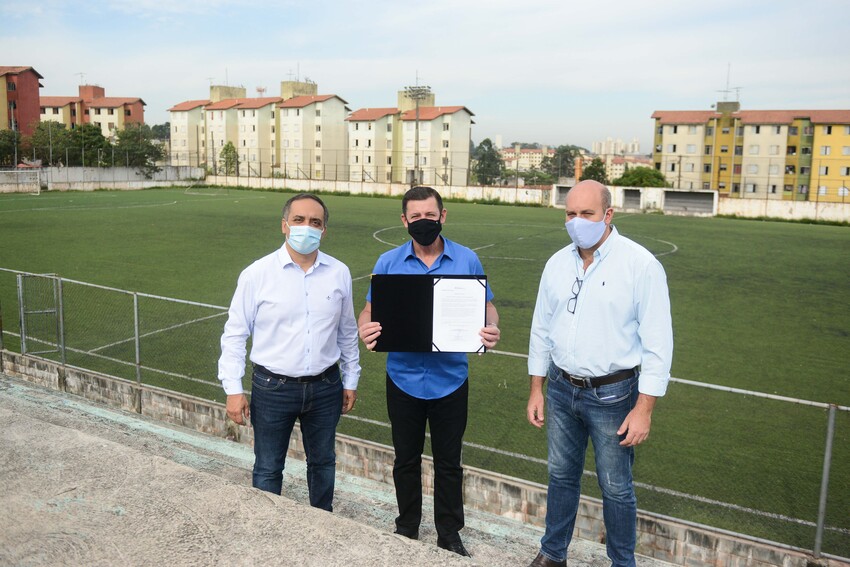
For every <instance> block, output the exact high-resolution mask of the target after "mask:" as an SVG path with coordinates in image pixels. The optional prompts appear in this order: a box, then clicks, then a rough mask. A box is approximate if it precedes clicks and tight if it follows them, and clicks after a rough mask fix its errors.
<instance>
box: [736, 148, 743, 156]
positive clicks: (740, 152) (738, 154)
mask: <svg viewBox="0 0 850 567" xmlns="http://www.w3.org/2000/svg"><path fill="white" fill-rule="evenodd" d="M735 155H736V156H742V155H744V146H735Z"/></svg>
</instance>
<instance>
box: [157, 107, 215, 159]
mask: <svg viewBox="0 0 850 567" xmlns="http://www.w3.org/2000/svg"><path fill="white" fill-rule="evenodd" d="M210 102H211V101H210V100H208V99H204V100H187V101H185V102H181V103H180V104H176V105H174V106H172V107H171V108H169V109H168V113H169V116H170V122H171V135H170V138H171V165H188V166H192V167H198V166H199V165H201V163H202V162H203V161H204V154H205V153H206V122H205V114H204V110H205V108H206V107H207V105H209V104H210Z"/></svg>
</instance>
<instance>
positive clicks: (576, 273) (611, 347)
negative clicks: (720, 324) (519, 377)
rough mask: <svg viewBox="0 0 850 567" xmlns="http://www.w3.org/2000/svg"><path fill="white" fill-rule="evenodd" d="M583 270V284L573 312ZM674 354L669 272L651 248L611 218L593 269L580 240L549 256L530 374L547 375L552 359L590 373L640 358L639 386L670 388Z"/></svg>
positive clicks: (658, 391) (658, 392)
mask: <svg viewBox="0 0 850 567" xmlns="http://www.w3.org/2000/svg"><path fill="white" fill-rule="evenodd" d="M576 277H578V278H579V279H580V280H581V281H582V284H581V289H580V290H579V293H578V296H577V297H576V300H575V301H574V302H573V303H574V304H575V305H574V311H575V313H570V311H569V309H568V304H569V307H572V306H573V303H570V300H571V298H572V297H574V294H573V291H572V290H573V284H574V283H575V280H576ZM672 358H673V327H672V322H671V317H670V297H669V293H668V290H667V276H666V275H665V274H664V268H663V267H662V266H661V263H660V262H659V261H658V260H657V259H656V258H655V257H654V256H653V255H652V254H651V253H650V252H649V251H648V250H647V249H646V248H644V247H642V246H640V245H639V244H637V243H635V242H633V241H631V240H629V239H628V238H625V237H624V236H621V235H620V234H619V233H618V232H617V229H616V228H614V227H613V226H612V227H611V233H610V234H609V235H608V238H607V239H606V240H605V242H603V243H602V246H600V247H599V249H598V250H596V251H595V252H594V257H593V263H592V264H591V265H590V266H589V267H588V269H587V271H586V272H585V271H584V265H583V261H582V259H581V257H580V256H579V253H578V249H577V248H576V246H575V244H570V245H569V246H567V247H566V248H563V249H561V250H559V251H558V252H556V253H555V255H554V256H552V257H551V258H550V259H549V261H548V262H547V263H546V267H545V268H544V270H543V275H542V276H541V279H540V289H539V291H538V294H537V304H536V306H535V308H534V317H533V319H532V322H531V337H530V340H529V346H528V373H529V374H530V375H532V376H546V372H547V369H548V367H549V361H550V360H551V361H553V362H554V363H555V365H556V366H558V367H559V368H561V369H563V370H566V371H567V372H569V373H570V374H574V375H576V376H584V377H594V376H605V375H606V374H611V373H612V372H616V371H618V370H624V369H627V368H633V367H635V366H640V367H641V371H640V378H639V382H638V390H639V391H640V393H642V394H648V395H651V396H663V395H664V394H665V392H666V391H667V383H668V382H669V380H670V365H671V362H672Z"/></svg>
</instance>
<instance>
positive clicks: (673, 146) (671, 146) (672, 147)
mask: <svg viewBox="0 0 850 567" xmlns="http://www.w3.org/2000/svg"><path fill="white" fill-rule="evenodd" d="M667 153H668V154H675V153H676V144H667Z"/></svg>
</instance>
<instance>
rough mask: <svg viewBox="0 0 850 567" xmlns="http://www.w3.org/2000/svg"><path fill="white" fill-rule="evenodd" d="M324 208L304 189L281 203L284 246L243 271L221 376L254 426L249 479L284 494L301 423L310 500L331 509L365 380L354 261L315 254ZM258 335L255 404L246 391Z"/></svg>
mask: <svg viewBox="0 0 850 567" xmlns="http://www.w3.org/2000/svg"><path fill="white" fill-rule="evenodd" d="M327 222H328V209H327V207H325V204H324V203H323V202H322V200H321V199H319V198H318V197H316V196H315V195H310V194H307V193H301V194H298V195H295V196H294V197H292V198H291V199H289V200H288V201H287V202H286V204H285V205H284V207H283V220H282V221H281V230H282V231H283V234H284V235H285V236H286V242H285V243H284V245H283V246H281V247H280V248H279V249H278V250H276V251H274V252H272V253H271V254H269V255H267V256H265V257H263V258H260V259H259V260H257V261H256V262H254V263H253V264H251V265H250V266H248V267H247V268H245V270H244V271H243V272H242V273H241V274H240V275H239V282H238V284H237V286H236V292H235V293H234V294H233V300H232V302H231V304H230V310H229V312H228V318H227V323H226V324H225V326H224V333H223V334H222V336H221V358H220V359H219V362H218V377H219V379H220V380H221V383H222V386H223V387H224V391H225V393H227V415H228V417H230V419H232V420H233V421H234V422H236V423H238V424H242V423H244V421H245V418H249V419H250V420H251V425H252V426H253V428H254V456H255V461H254V471H253V485H254V486H255V487H256V488H259V489H261V490H265V491H267V492H273V493H275V494H280V492H281V487H282V482H283V468H284V465H285V462H286V451H287V448H288V446H289V437H290V435H291V434H292V429H293V427H294V426H295V421H296V420H298V421H299V422H300V424H301V438H302V440H303V442H304V452H305V455H306V457H307V489H308V492H309V496H310V505H312V506H315V507H317V508H322V509H324V510H328V511H332V510H333V492H334V475H335V471H336V452H335V449H334V443H335V438H336V426H337V423H338V422H339V418H340V415H341V414H343V413H347V412H348V411H349V410H351V409H352V408H353V407H354V402H355V400H356V399H357V382H358V380H359V379H360V364H359V361H360V351H359V349H358V347H357V323H356V321H355V319H354V304H353V302H352V297H351V273H350V272H349V270H348V267H346V266H345V264H343V263H342V262H340V261H339V260H336V259H334V258H332V257H330V256H328V255H327V254H325V253H324V252H321V251H319V245H320V243H321V240H322V237H323V236H324V234H325V233H326V231H327ZM249 336H251V337H252V348H251V362H252V363H253V373H252V379H251V403H250V406H249V404H248V400H247V399H246V397H245V394H244V393H243V389H242V375H243V374H244V372H245V344H246V341H247V339H248V337H249Z"/></svg>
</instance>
